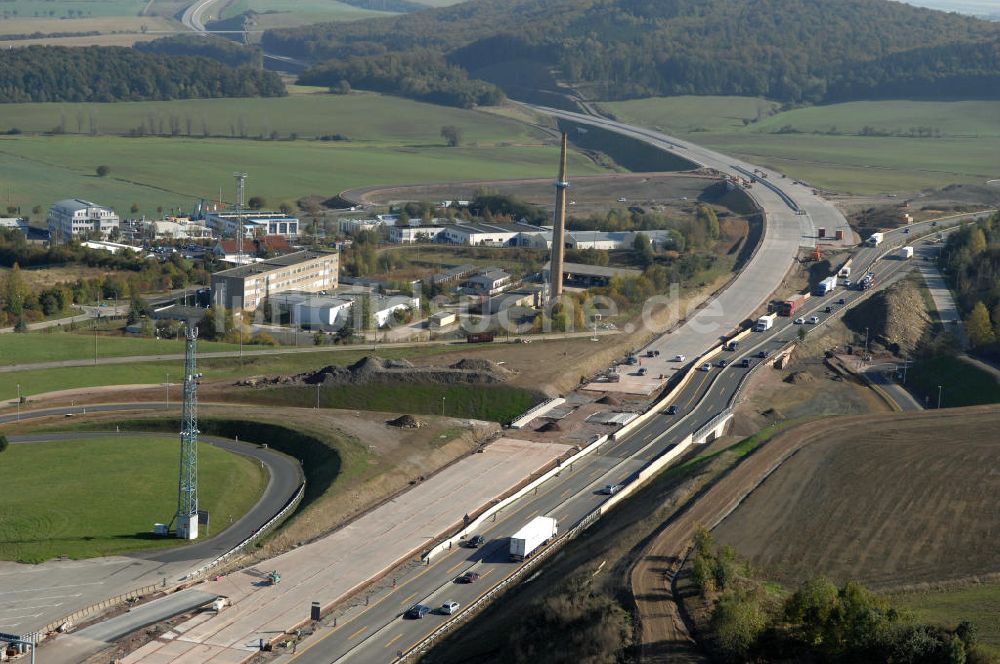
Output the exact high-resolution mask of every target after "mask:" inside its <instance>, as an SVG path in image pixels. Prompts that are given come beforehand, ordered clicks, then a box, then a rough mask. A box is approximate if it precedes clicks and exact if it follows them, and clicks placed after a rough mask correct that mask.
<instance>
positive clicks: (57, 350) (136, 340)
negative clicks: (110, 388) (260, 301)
mask: <svg viewBox="0 0 1000 664" xmlns="http://www.w3.org/2000/svg"><path fill="white" fill-rule="evenodd" d="M260 348H263V347H261V346H250V345H249V344H248V345H247V346H245V347H244V350H254V349H260ZM94 349H95V341H94V335H93V334H87V333H86V332H80V333H75V332H30V333H25V334H5V335H4V336H3V338H2V339H0V365H13V364H30V363H35V362H58V361H63V360H92V359H94ZM96 349H97V357H98V358H103V357H130V356H133V355H164V354H173V353H181V354H183V353H184V340H183V339H147V338H141V337H119V336H102V335H97V341H96ZM239 349H240V346H239V344H225V343H220V342H216V341H199V342H198V351H199V352H201V353H213V352H224V351H238V350H239Z"/></svg>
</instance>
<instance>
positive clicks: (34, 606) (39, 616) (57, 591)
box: [0, 403, 303, 633]
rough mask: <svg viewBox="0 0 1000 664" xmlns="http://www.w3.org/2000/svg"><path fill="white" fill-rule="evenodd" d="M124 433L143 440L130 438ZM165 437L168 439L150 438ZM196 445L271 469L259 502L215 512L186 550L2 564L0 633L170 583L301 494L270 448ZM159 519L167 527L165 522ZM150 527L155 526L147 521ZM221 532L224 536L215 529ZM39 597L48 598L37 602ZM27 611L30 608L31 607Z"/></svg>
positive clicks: (39, 439)
mask: <svg viewBox="0 0 1000 664" xmlns="http://www.w3.org/2000/svg"><path fill="white" fill-rule="evenodd" d="M155 408H165V406H164V405H163V404H150V403H133V404H108V405H92V406H88V407H87V409H86V410H87V412H90V413H94V412H128V411H149V410H151V409H155ZM81 410H83V409H82V408H81V407H79V406H77V407H72V408H52V409H47V410H35V411H22V412H21V415H20V419H21V420H22V421H23V420H27V419H32V418H40V417H52V416H56V417H59V416H65V415H67V414H77V413H80V412H81ZM16 417H17V416H16V414H9V415H3V416H0V424H8V423H11V422H14V421H15V419H16ZM109 435H110V436H113V435H116V434H115V433H113V432H112V433H89V432H88V433H83V432H67V433H55V432H49V433H39V434H29V435H21V436H9V437H8V438H9V440H10V442H11V444H17V445H21V444H41V443H44V442H46V441H53V440H80V439H85V438H90V437H107V436H109ZM121 435H129V436H135V435H143V434H137V433H134V432H132V433H128V434H121ZM149 435H157V436H161V437H162V436H165V435H170V434H149ZM200 441H201V442H204V443H207V444H210V445H213V446H215V447H220V448H222V449H225V450H229V451H231V452H235V453H237V454H241V455H244V456H248V457H250V458H253V459H257V460H259V461H260V462H261V463H262V464H263V465H264V466H266V467H267V469H268V474H269V479H268V484H267V487H266V488H265V490H264V493H263V495H262V496H261V498H260V500H258V501H257V503H256V504H255V505H254V506H253V508H252V509H251V510H250V511H249V512H247V513H246V514H245V515H243V516H242V517H241V518H239V519H238V520H236V521H235V523H232V525H230V524H229V522H228V520H227V517H226V516H224V515H221V514H215V515H213V521H212V524H211V528H212V530H213V531H216V532H218V534H217V535H215V536H214V537H209V538H207V539H202V540H198V541H196V542H194V543H192V544H189V545H183V546H178V547H173V548H168V549H154V550H151V551H141V552H136V553H130V554H125V555H121V556H112V557H105V558H96V559H91V560H68V561H58V560H53V561H48V562H46V563H42V564H40V565H19V564H17V563H6V562H0V631H2V632H21V633H27V632H30V631H33V630H36V629H39V628H41V627H42V626H44V625H46V624H48V623H50V622H53V621H55V620H60V619H62V618H63V617H65V616H67V615H69V614H71V613H73V612H74V611H77V610H80V609H82V608H85V607H87V606H90V605H92V604H95V603H97V602H99V601H101V600H103V599H106V598H108V597H113V596H115V595H118V594H121V593H124V592H127V591H130V590H133V589H135V588H139V587H142V586H146V585H152V584H154V583H160V582H162V581H163V580H167V581H168V582H170V583H172V582H173V581H174V580H176V579H178V578H179V577H181V576H183V575H185V574H187V573H188V572H189V571H191V570H192V569H195V568H197V567H199V566H200V565H202V564H204V563H205V562H208V561H210V560H214V559H215V558H217V557H218V556H220V555H221V554H223V553H225V552H227V551H229V550H230V549H232V548H233V547H234V546H236V545H237V544H239V543H240V542H242V541H243V540H244V539H246V538H247V537H249V536H250V535H251V534H253V533H254V532H256V531H257V530H258V529H259V528H260V527H261V526H262V525H263V524H265V523H267V522H268V521H269V520H270V519H271V517H273V516H274V515H275V514H276V513H278V512H279V511H280V510H281V508H282V507H284V505H285V504H286V503H287V502H288V501H289V499H290V498H291V497H292V496H293V495H294V494H295V492H296V491H297V490H298V488H299V486H300V484H301V483H302V480H303V475H302V468H301V465H300V464H299V462H298V461H297V460H296V459H293V458H292V457H289V456H287V455H285V454H282V453H280V452H277V451H275V450H273V449H270V448H266V449H265V448H260V447H259V446H258V445H255V444H250V443H240V442H236V441H232V440H228V439H225V438H218V437H215V436H201V437H200ZM170 517H171V515H170V514H164V515H163V519H164V522H166V521H169V520H170ZM150 528H152V524H150ZM219 531H221V532H219ZM39 595H43V596H46V597H48V598H49V600H48V601H47V602H43V603H42V604H44V606H41V605H39V603H38V602H37V601H36V600H35V598H37V597H38V596H39ZM29 609H30V610H29Z"/></svg>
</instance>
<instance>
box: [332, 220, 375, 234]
mask: <svg viewBox="0 0 1000 664" xmlns="http://www.w3.org/2000/svg"><path fill="white" fill-rule="evenodd" d="M382 223H383V222H381V221H379V220H378V219H341V220H339V221H338V222H337V230H338V231H339V232H340V234H341V235H357V234H358V233H364V232H366V231H374V230H377V229H378V228H380V227H381V226H382Z"/></svg>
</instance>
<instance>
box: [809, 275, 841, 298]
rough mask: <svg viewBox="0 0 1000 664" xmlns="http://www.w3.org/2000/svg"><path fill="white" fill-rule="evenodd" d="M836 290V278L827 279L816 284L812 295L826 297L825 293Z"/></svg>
mask: <svg viewBox="0 0 1000 664" xmlns="http://www.w3.org/2000/svg"><path fill="white" fill-rule="evenodd" d="M836 288H837V277H827V278H826V279H824V280H823V281H821V282H819V283H818V284H816V288H814V289H813V295H826V294H827V293H832V292H833V291H834V290H835V289H836Z"/></svg>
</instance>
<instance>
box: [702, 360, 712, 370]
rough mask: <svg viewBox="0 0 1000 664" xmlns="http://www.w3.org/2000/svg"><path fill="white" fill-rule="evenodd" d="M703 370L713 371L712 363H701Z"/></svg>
mask: <svg viewBox="0 0 1000 664" xmlns="http://www.w3.org/2000/svg"><path fill="white" fill-rule="evenodd" d="M701 370H702V371H711V370H712V363H711V362H706V363H705V364H703V365H701Z"/></svg>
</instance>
